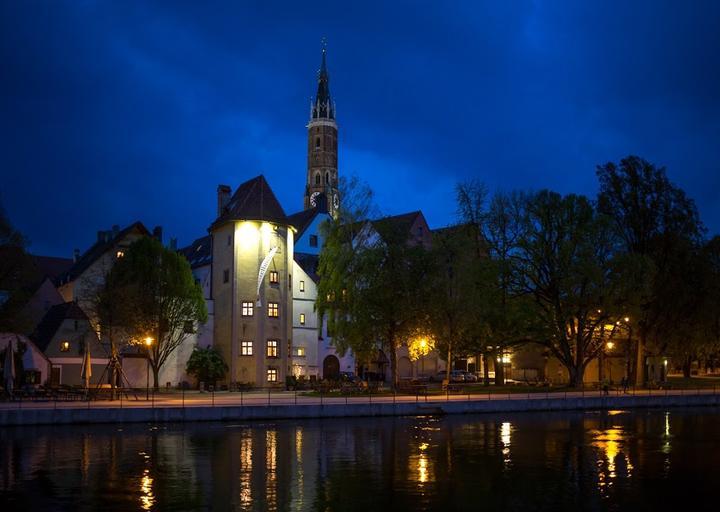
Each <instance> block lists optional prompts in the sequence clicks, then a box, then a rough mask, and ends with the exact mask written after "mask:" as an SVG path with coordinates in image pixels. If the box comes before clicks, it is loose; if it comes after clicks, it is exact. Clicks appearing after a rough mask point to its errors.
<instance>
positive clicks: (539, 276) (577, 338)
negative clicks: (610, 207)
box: [515, 191, 634, 386]
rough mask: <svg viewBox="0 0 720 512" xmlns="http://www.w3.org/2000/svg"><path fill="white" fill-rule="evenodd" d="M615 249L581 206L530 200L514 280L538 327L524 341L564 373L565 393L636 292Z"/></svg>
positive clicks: (585, 203)
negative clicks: (541, 350) (536, 345)
mask: <svg viewBox="0 0 720 512" xmlns="http://www.w3.org/2000/svg"><path fill="white" fill-rule="evenodd" d="M617 248H618V240H617V238H616V237H615V234H614V231H613V230H612V229H611V226H610V220H609V219H608V218H607V217H605V216H603V215H600V214H598V213H597V212H596V211H595V209H594V208H593V205H592V204H591V203H590V201H589V200H588V199H587V198H585V197H583V196H577V195H572V194H571V195H567V196H564V197H563V196H561V195H559V194H557V193H555V192H550V191H541V192H538V193H537V194H534V195H533V196H531V197H530V198H529V199H528V202H527V206H526V214H525V216H524V227H523V234H522V239H521V240H520V242H519V251H518V253H517V256H516V259H517V262H518V265H517V270H516V272H517V273H516V276H515V278H516V280H517V285H518V287H519V289H520V290H521V291H522V292H524V293H526V294H528V295H529V296H530V297H532V299H533V302H534V304H535V314H536V315H537V317H538V320H539V322H538V323H537V324H535V329H533V330H532V331H531V332H530V339H532V340H533V341H535V342H537V343H540V344H541V345H544V346H546V347H547V348H548V349H549V350H550V352H551V353H552V354H553V355H554V356H555V357H557V359H558V360H559V361H560V362H561V363H562V364H563V365H564V366H565V367H566V368H567V370H568V373H569V377H570V385H571V386H578V385H580V384H581V383H582V380H583V374H584V372H585V368H586V366H587V365H588V364H589V363H590V361H592V360H593V359H595V358H596V357H597V356H598V354H599V351H600V350H601V349H602V345H603V334H604V326H605V325H606V324H608V322H610V321H611V320H612V319H613V318H615V316H618V315H619V314H620V313H619V309H620V308H622V298H623V297H624V296H625V294H626V293H627V289H628V288H629V287H631V286H633V285H634V283H633V282H632V281H631V279H629V277H630V275H631V274H629V273H628V272H627V264H626V262H625V261H624V260H623V258H620V257H617Z"/></svg>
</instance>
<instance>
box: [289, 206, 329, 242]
mask: <svg viewBox="0 0 720 512" xmlns="http://www.w3.org/2000/svg"><path fill="white" fill-rule="evenodd" d="M320 213H324V212H321V211H320V209H319V208H317V207H312V208H308V209H307V210H303V211H301V212H297V213H293V214H292V215H289V216H288V222H289V223H290V225H291V226H292V227H294V228H295V229H296V230H297V235H295V240H298V239H299V238H300V237H302V236H303V233H305V230H306V229H307V228H309V227H310V225H311V224H312V222H313V220H315V217H317V216H318V214H320Z"/></svg>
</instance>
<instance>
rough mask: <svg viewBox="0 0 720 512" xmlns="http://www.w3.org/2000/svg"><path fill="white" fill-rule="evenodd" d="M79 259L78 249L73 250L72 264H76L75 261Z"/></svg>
mask: <svg viewBox="0 0 720 512" xmlns="http://www.w3.org/2000/svg"><path fill="white" fill-rule="evenodd" d="M79 259H80V249H75V250H74V251H73V263H77V261H78V260H79Z"/></svg>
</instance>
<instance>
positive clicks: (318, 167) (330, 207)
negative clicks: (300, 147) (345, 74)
mask: <svg viewBox="0 0 720 512" xmlns="http://www.w3.org/2000/svg"><path fill="white" fill-rule="evenodd" d="M325 53H326V49H325V48H323V51H322V63H321V64H320V71H319V72H318V87H317V94H316V95H315V100H314V101H312V102H311V103H310V122H309V123H308V125H307V129H308V155H307V182H306V185H305V209H308V208H313V207H316V206H317V207H319V208H322V209H327V211H328V212H329V213H330V215H332V216H333V217H334V216H336V215H337V210H338V208H339V206H340V195H339V193H338V165H337V161H338V160H337V147H338V146H337V136H338V129H337V123H336V122H335V102H333V101H332V98H331V97H330V77H329V76H328V72H327V65H326V63H325Z"/></svg>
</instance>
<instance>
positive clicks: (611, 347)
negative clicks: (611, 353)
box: [605, 341, 615, 350]
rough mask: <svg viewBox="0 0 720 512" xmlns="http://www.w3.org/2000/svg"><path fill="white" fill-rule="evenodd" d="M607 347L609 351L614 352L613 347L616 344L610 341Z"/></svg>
mask: <svg viewBox="0 0 720 512" xmlns="http://www.w3.org/2000/svg"><path fill="white" fill-rule="evenodd" d="M605 346H606V347H607V349H608V350H612V349H613V347H614V346H615V343H613V342H612V341H608V342H607V343H606V344H605Z"/></svg>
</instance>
